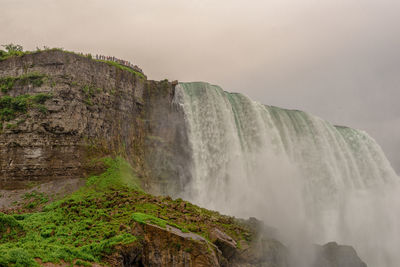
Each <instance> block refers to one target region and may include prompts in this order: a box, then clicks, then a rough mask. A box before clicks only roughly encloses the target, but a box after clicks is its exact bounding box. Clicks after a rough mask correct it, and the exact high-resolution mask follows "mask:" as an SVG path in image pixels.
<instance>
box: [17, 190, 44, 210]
mask: <svg viewBox="0 0 400 267" xmlns="http://www.w3.org/2000/svg"><path fill="white" fill-rule="evenodd" d="M23 199H25V200H27V201H28V202H27V203H26V204H25V205H24V208H26V209H34V208H36V207H38V206H39V205H40V204H45V203H47V202H49V198H48V196H46V195H45V194H44V193H39V192H37V191H33V192H31V193H26V194H25V195H24V196H23Z"/></svg>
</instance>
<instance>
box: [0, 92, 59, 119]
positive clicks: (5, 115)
mask: <svg viewBox="0 0 400 267" xmlns="http://www.w3.org/2000/svg"><path fill="white" fill-rule="evenodd" d="M51 97H52V96H51V95H50V94H44V93H39V94H36V95H28V94H25V95H19V96H16V97H11V96H3V97H0V121H9V120H12V119H14V118H15V117H16V116H18V115H19V114H23V113H26V112H27V111H28V110H29V109H30V108H33V109H37V110H39V111H40V112H43V113H46V112H47V108H46V107H45V106H44V105H43V103H45V102H46V100H47V99H49V98H51Z"/></svg>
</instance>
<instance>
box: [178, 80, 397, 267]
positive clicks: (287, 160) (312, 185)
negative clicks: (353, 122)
mask: <svg viewBox="0 0 400 267" xmlns="http://www.w3.org/2000/svg"><path fill="white" fill-rule="evenodd" d="M174 101H175V104H177V105H179V106H181V109H182V110H183V112H184V117H185V123H186V126H187V131H188V133H187V135H188V139H189V144H190V146H191V151H192V159H191V160H192V162H191V163H192V166H193V168H192V179H191V181H190V182H189V183H188V184H187V185H186V187H185V190H184V197H185V198H186V199H189V200H191V201H193V202H196V203H198V204H200V205H203V206H205V207H208V208H212V209H216V210H219V211H222V212H226V213H230V214H232V215H236V216H241V217H246V216H256V217H260V218H262V219H263V220H264V221H265V222H266V223H267V224H269V225H271V226H274V227H276V228H278V229H279V231H280V232H281V234H282V239H283V240H284V242H286V243H287V244H289V245H291V246H296V245H300V244H302V243H304V242H308V241H310V242H321V243H322V242H328V241H332V240H335V241H338V242H346V243H348V244H351V245H354V246H355V247H356V248H357V249H358V250H359V251H360V254H361V256H365V257H366V258H368V260H369V262H370V264H374V265H371V266H378V265H376V264H384V265H380V266H379V267H384V266H399V264H400V261H397V260H400V259H397V258H396V257H397V256H396V255H391V254H390V253H389V252H387V251H385V252H377V253H376V255H375V256H371V254H370V250H371V246H373V242H377V239H375V238H376V237H375V236H372V235H371V239H370V240H369V239H368V240H366V238H365V234H367V233H365V234H363V233H362V230H365V231H371V230H372V231H378V230H381V231H385V230H388V229H371V228H374V227H379V226H381V222H380V221H379V220H378V221H379V222H378V221H377V220H375V218H370V217H371V216H372V217H374V216H378V217H379V216H380V217H382V214H381V213H382V212H383V210H382V207H381V206H384V205H386V204H387V203H386V201H385V200H382V199H383V198H381V197H379V194H381V193H382V190H384V192H387V190H386V189H382V188H383V187H385V186H387V185H390V187H391V188H392V191H393V190H394V189H393V188H394V187H395V185H396V184H397V181H398V177H397V175H396V174H395V172H394V170H393V169H392V167H391V166H390V163H389V162H388V160H387V159H386V157H385V155H384V153H383V151H382V150H381V148H380V147H379V145H378V144H377V143H376V142H375V141H374V140H373V139H372V138H371V137H369V136H368V135H367V134H366V133H365V132H362V131H358V130H354V129H351V128H347V127H341V126H333V125H331V124H330V123H328V122H326V121H324V120H322V119H320V118H317V117H315V116H312V115H309V114H307V113H305V112H302V111H297V110H285V109H280V108H277V107H272V106H265V105H261V104H259V103H257V102H254V101H252V100H250V99H249V98H247V97H246V96H243V95H241V94H233V93H227V92H225V91H223V90H222V89H221V88H220V87H218V86H215V85H210V84H207V83H201V82H196V83H180V84H178V85H177V86H176V92H175V99H174ZM394 192H398V191H394ZM393 196H396V194H395V193H393ZM387 199H390V201H395V200H393V199H391V198H390V197H387ZM372 200H373V201H372ZM375 200H379V201H375ZM371 201H372V202H373V203H374V205H372V206H373V208H371V207H370V206H367V205H366V204H365V203H371ZM396 201H397V198H396ZM377 202H379V203H381V204H377ZM398 203H400V201H398ZM399 206H400V205H399ZM366 209H367V210H366ZM357 211H362V212H363V213H362V214H359V215H357ZM365 220H367V223H366V224H364V221H365ZM397 221H398V220H397V217H395V218H392V220H389V222H388V223H387V224H388V225H390V227H392V228H396V223H397ZM364 226H365V227H364ZM361 229H362V230H361ZM389 230H390V229H389ZM392 230H393V229H392ZM394 230H398V229H397V228H396V229H394ZM394 230H393V231H394ZM391 234H392V232H391V233H387V234H382V233H381V236H382V237H383V236H384V238H389V239H390V238H391V240H392V241H390V242H388V244H389V243H390V245H397V244H399V242H398V241H397V239H395V240H394V239H393V237H391ZM398 239H399V240H400V238H398ZM385 249H387V250H390V248H389V246H388V248H386V247H385ZM388 253H389V254H388ZM388 258H389V259H388ZM382 262H384V263H382ZM392 263H394V264H393V265H391V264H392ZM396 263H397V265H395V264H396Z"/></svg>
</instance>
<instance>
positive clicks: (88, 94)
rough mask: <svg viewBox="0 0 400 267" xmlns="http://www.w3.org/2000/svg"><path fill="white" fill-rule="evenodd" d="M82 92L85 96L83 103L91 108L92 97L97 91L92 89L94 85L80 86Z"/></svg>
mask: <svg viewBox="0 0 400 267" xmlns="http://www.w3.org/2000/svg"><path fill="white" fill-rule="evenodd" d="M82 91H83V93H84V94H85V96H86V99H85V103H86V104H87V105H89V106H93V101H92V97H93V96H94V95H95V93H96V92H98V90H97V89H96V88H95V87H94V85H91V84H90V85H88V84H85V85H84V86H82Z"/></svg>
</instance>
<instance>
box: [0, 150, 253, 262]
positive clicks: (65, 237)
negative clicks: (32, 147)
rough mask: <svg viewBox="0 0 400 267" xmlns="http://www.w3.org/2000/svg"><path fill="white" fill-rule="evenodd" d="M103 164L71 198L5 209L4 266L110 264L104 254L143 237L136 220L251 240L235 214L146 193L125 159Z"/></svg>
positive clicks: (0, 248)
mask: <svg viewBox="0 0 400 267" xmlns="http://www.w3.org/2000/svg"><path fill="white" fill-rule="evenodd" d="M102 162H103V163H104V164H105V165H106V166H107V170H106V171H105V172H104V173H103V174H101V175H98V176H92V177H90V178H88V180H87V184H86V186H85V187H83V188H81V189H80V190H79V191H77V192H75V193H73V194H72V195H70V196H67V197H65V198H64V199H61V200H59V201H56V202H53V203H51V204H48V205H46V204H45V203H46V202H47V199H46V198H45V197H44V196H36V195H35V196H33V197H34V198H35V199H38V203H37V204H38V205H35V206H32V207H30V208H32V211H31V212H26V209H25V210H24V209H23V210H8V211H4V212H5V213H0V222H2V223H1V225H2V226H1V227H0V266H35V265H36V266H37V265H38V262H39V261H35V259H40V260H41V262H60V261H65V262H70V263H74V262H75V263H76V260H79V263H80V264H85V265H88V266H90V265H91V263H94V262H100V263H103V264H106V263H105V261H106V257H105V256H107V255H109V254H111V253H112V252H113V249H114V248H115V246H117V245H129V244H134V243H135V242H139V241H140V238H141V237H140V236H134V235H133V234H132V232H133V231H132V229H133V228H134V227H135V225H136V223H151V224H156V225H159V226H161V227H166V225H171V226H175V227H177V228H179V229H181V230H182V231H191V232H194V233H197V234H199V235H202V236H203V237H205V238H208V236H209V233H210V231H211V230H212V229H214V228H220V229H221V230H223V231H225V232H226V233H228V234H230V235H231V236H232V237H233V238H234V239H235V240H237V241H239V240H242V239H247V240H249V238H250V236H251V233H250V232H249V230H247V229H246V228H245V227H244V226H242V225H240V224H239V223H238V222H237V221H236V220H235V219H234V218H231V217H227V216H222V215H220V214H219V213H217V212H213V211H209V210H206V209H202V208H200V207H198V206H195V205H192V204H190V203H188V202H186V201H182V200H181V199H177V200H172V199H171V198H170V197H155V196H152V195H149V194H146V193H145V192H143V191H142V190H141V189H140V187H139V181H138V179H137V177H136V176H135V174H134V171H133V169H132V168H131V166H130V165H129V164H128V163H127V162H126V161H125V160H123V159H122V158H120V157H117V158H115V159H111V158H105V159H103V160H102ZM30 197H32V196H27V198H30ZM28 208H29V207H28Z"/></svg>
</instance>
